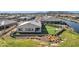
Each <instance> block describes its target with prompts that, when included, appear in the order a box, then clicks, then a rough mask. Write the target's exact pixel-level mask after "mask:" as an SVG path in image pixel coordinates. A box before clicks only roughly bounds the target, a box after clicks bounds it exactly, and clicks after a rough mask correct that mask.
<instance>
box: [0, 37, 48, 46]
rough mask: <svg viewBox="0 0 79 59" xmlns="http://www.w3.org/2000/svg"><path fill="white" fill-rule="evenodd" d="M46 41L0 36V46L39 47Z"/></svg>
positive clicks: (44, 44) (45, 44)
mask: <svg viewBox="0 0 79 59" xmlns="http://www.w3.org/2000/svg"><path fill="white" fill-rule="evenodd" d="M47 44H48V43H46V42H40V41H36V40H31V39H15V38H11V37H6V38H0V47H39V46H47Z"/></svg>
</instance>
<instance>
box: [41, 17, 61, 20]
mask: <svg viewBox="0 0 79 59" xmlns="http://www.w3.org/2000/svg"><path fill="white" fill-rule="evenodd" d="M41 21H61V19H58V18H55V17H43V19H42V20H41Z"/></svg>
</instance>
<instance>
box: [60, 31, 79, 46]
mask: <svg viewBox="0 0 79 59" xmlns="http://www.w3.org/2000/svg"><path fill="white" fill-rule="evenodd" d="M61 36H62V37H61V39H62V40H63V42H61V43H60V44H59V45H60V46H61V47H79V34H77V33H75V32H73V31H70V30H66V31H64V32H63V33H62V34H61Z"/></svg>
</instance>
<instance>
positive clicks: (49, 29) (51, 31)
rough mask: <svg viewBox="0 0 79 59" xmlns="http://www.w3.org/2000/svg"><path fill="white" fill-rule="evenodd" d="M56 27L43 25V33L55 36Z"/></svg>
mask: <svg viewBox="0 0 79 59" xmlns="http://www.w3.org/2000/svg"><path fill="white" fill-rule="evenodd" d="M56 28H57V27H54V26H50V25H45V27H44V28H43V32H44V33H45V32H46V33H48V34H56V32H57V31H58V30H56Z"/></svg>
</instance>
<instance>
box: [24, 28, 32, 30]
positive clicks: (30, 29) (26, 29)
mask: <svg viewBox="0 0 79 59" xmlns="http://www.w3.org/2000/svg"><path fill="white" fill-rule="evenodd" d="M25 31H33V29H32V28H25Z"/></svg>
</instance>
